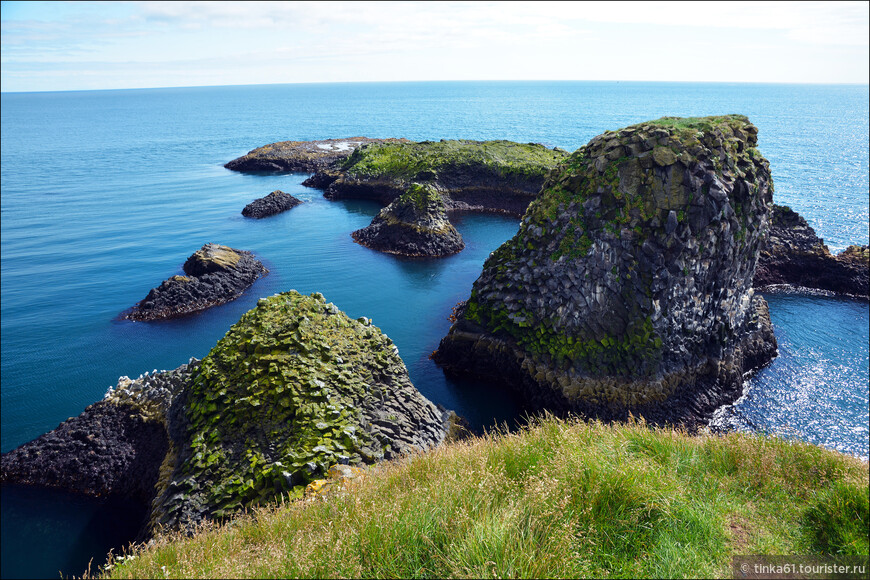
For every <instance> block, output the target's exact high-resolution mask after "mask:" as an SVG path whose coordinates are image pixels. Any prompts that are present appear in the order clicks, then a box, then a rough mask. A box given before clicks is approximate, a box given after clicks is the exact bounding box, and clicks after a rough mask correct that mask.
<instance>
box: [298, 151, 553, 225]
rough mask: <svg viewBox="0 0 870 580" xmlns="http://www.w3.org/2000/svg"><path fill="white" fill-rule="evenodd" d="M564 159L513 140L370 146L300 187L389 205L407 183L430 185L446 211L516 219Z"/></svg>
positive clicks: (399, 194) (332, 195)
mask: <svg viewBox="0 0 870 580" xmlns="http://www.w3.org/2000/svg"><path fill="white" fill-rule="evenodd" d="M567 156H568V153H567V152H566V151H563V150H561V149H548V148H547V147H545V146H543V145H540V144H535V143H528V144H526V143H514V142H512V141H470V140H449V141H448V140H443V139H442V140H441V141H422V142H419V143H414V142H407V141H406V142H391V143H380V144H371V145H367V146H366V147H361V148H359V149H357V150H356V151H354V152H353V154H352V155H350V156H349V157H348V158H347V159H345V160H344V161H342V162H340V163H337V164H335V165H333V166H331V167H329V168H326V169H323V170H320V171H318V172H317V173H316V174H315V175H314V176H312V178H310V179H309V180H307V181H305V182H303V185H309V186H312V187H319V188H321V189H326V191H325V193H324V195H325V196H326V197H327V198H328V199H374V200H377V201H380V202H381V203H383V204H385V205H386V204H389V203H391V202H393V201H394V200H395V199H396V198H398V197H399V196H401V195H402V194H403V193H405V191H406V190H407V189H408V187H409V185H410V184H411V183H415V182H416V183H431V184H432V185H434V186H435V187H437V188H438V190H439V191H440V192H441V194H442V196H443V198H444V203H445V207H446V209H447V210H448V211H450V210H474V211H493V212H502V213H508V214H512V215H517V216H520V215H522V214H523V212H524V211H525V209H526V207H528V205H529V203H530V202H531V201H532V199H534V198H535V195H537V193H538V191H540V189H541V184H542V183H543V182H544V179H545V178H546V176H547V173H548V172H549V171H550V170H551V169H552V168H553V167H555V166H556V165H557V164H558V163H559V162H560V161H562V160H564V159H565V158H566V157H567Z"/></svg>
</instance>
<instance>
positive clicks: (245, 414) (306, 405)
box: [154, 291, 452, 527]
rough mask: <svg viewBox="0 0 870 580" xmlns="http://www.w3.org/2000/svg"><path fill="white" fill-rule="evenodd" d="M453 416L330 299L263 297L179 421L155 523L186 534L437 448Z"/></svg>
mask: <svg viewBox="0 0 870 580" xmlns="http://www.w3.org/2000/svg"><path fill="white" fill-rule="evenodd" d="M451 416H452V413H449V412H447V411H445V410H444V409H442V408H439V407H436V406H435V405H434V404H432V403H431V402H429V401H428V400H427V399H426V398H425V397H423V396H422V395H421V394H420V393H419V392H418V391H417V390H416V389H415V388H414V386H413V385H412V384H411V382H410V380H409V378H408V374H407V370H406V369H405V365H404V364H403V362H402V360H401V359H400V358H399V355H398V350H397V349H396V347H395V345H394V344H393V343H392V341H391V340H390V339H389V338H388V337H387V336H385V335H384V334H383V333H381V331H380V330H378V328H377V327H375V326H372V324H371V322H370V321H368V320H367V319H360V320H351V319H350V318H348V317H347V315H345V314H344V313H342V312H341V311H340V310H339V309H338V308H337V307H336V306H335V305H333V304H331V303H327V302H326V301H325V299H324V298H323V296H322V295H319V294H313V295H311V296H303V295H301V294H298V293H296V292H293V291H291V292H287V293H284V294H279V295H276V296H272V297H270V298H263V299H261V300H260V302H259V304H258V306H257V308H255V309H253V310H251V311H250V312H248V313H247V314H245V315H244V316H243V317H242V318H241V319H240V320H239V322H238V323H237V324H235V325H234V326H233V327H232V328H231V329H230V330H229V332H227V334H226V336H225V337H224V338H223V339H221V340H220V341H219V342H218V344H217V345H216V346H215V347H214V348H213V349H212V350H211V352H210V353H209V354H208V356H206V357H205V358H204V359H203V360H202V362H201V363H200V365H199V367H198V369H197V372H196V374H195V375H194V377H193V380H192V382H191V385H190V387H189V389H188V390H187V391H186V393H185V401H184V406H183V411H182V409H181V408H180V407H179V413H178V414H177V415H175V416H171V417H170V423H171V424H172V425H171V426H170V436H171V440H172V442H173V446H174V448H175V449H177V450H178V456H177V458H176V459H175V460H174V461H173V464H174V465H175V468H174V470H173V474H172V476H171V478H169V481H168V482H167V483H166V486H165V488H164V489H163V490H162V491H161V493H160V495H159V496H158V498H157V499H156V500H155V504H154V505H155V508H154V523H157V524H161V525H168V526H182V527H183V526H186V525H189V524H192V523H194V522H196V521H198V520H200V519H202V518H206V517H221V516H225V515H228V514H230V513H233V512H234V511H237V510H239V509H241V508H243V507H245V506H249V505H251V504H253V503H258V502H264V501H268V500H271V499H274V498H277V497H278V496H279V495H281V494H285V495H290V496H291V497H294V496H301V494H302V492H303V490H304V488H305V486H306V485H307V484H308V483H309V482H310V481H312V480H313V479H317V478H318V477H322V475H323V474H324V473H325V472H326V469H327V468H328V467H329V466H330V465H333V464H336V463H345V464H349V465H359V464H364V463H372V462H375V461H378V460H381V459H384V458H387V459H388V458H392V457H396V456H398V455H401V454H404V453H409V452H412V451H415V450H421V449H426V448H428V447H430V446H433V445H437V444H438V443H440V442H441V441H442V440H444V438H445V437H446V434H447V431H448V429H449V427H450V418H451Z"/></svg>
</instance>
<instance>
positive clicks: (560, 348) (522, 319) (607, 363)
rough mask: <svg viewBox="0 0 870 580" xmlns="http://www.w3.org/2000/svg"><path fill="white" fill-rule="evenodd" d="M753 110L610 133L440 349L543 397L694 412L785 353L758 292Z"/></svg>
mask: <svg viewBox="0 0 870 580" xmlns="http://www.w3.org/2000/svg"><path fill="white" fill-rule="evenodd" d="M756 134H757V129H756V127H755V126H754V125H752V124H751V123H749V121H748V120H747V119H746V117H743V116H740V115H730V116H724V117H706V118H691V119H678V118H667V117H666V118H663V119H659V120H657V121H652V122H648V123H641V124H639V125H634V126H631V127H627V128H625V129H622V130H620V131H615V132H607V133H605V134H603V135H599V136H598V137H595V138H594V139H592V140H591V141H590V142H589V144H587V145H586V146H584V147H581V148H580V149H578V150H577V151H576V152H575V153H574V154H572V155H571V157H570V158H569V159H568V160H567V161H566V162H565V163H564V164H563V165H562V166H561V167H560V168H559V170H556V171H554V172H553V174H552V176H551V177H550V178H549V179H548V180H547V182H546V183H545V185H544V187H543V189H542V191H541V194H540V196H539V197H538V198H537V199H536V200H535V201H534V202H533V203H532V205H531V206H530V207H529V209H528V211H527V212H526V215H525V217H524V219H523V221H522V224H521V225H520V229H519V232H518V233H517V235H516V236H515V237H514V238H513V239H511V240H509V241H508V242H506V243H505V244H503V245H502V246H501V247H500V248H498V250H496V251H495V252H493V254H492V255H491V256H490V257H489V259H488V260H487V261H486V263H485V265H484V269H483V273H482V274H481V276H480V278H478V280H477V281H476V282H475V283H474V286H473V289H472V292H471V297H470V298H469V299H468V300H467V302H466V303H465V304H463V305H461V306H460V307H459V308H458V309H457V312H456V316H457V321H456V323H455V324H454V325H453V327H452V328H451V329H450V332H449V334H448V335H447V336H446V337H445V338H444V339H442V341H441V344H440V346H439V348H438V350H437V351H436V353H435V354H434V357H433V358H435V360H436V362H438V363H439V364H440V365H441V366H443V367H444V368H445V370H446V371H447V372H449V373H451V374H458V375H472V376H476V377H479V378H482V379H484V380H488V381H490V382H494V383H496V384H506V385H510V386H511V387H513V388H516V389H518V390H519V391H520V392H522V393H523V394H525V395H526V398H527V400H528V401H529V402H530V403H531V404H532V405H534V406H537V407H544V408H551V409H555V410H572V411H577V412H581V413H584V414H587V415H591V416H596V417H601V418H605V419H620V418H625V417H627V416H628V414H629V413H633V414H635V415H644V416H646V417H647V419H648V420H651V421H655V422H674V423H684V424H687V425H694V424H697V423H698V422H702V421H705V420H706V419H708V418H709V417H710V416H711V414H712V412H713V411H714V410H715V409H716V408H717V407H718V406H721V405H722V404H725V403H728V402H731V401H733V400H734V399H736V398H737V397H738V396H739V395H740V393H741V392H742V384H743V374H744V373H745V372H747V371H750V370H752V369H755V368H758V367H760V366H762V365H764V364H766V363H767V362H768V361H769V360H770V359H771V358H772V357H774V356H775V354H776V341H775V338H774V336H773V332H772V329H771V326H770V319H769V316H768V312H767V306H766V304H765V302H764V300H763V299H762V298H761V297H760V296H755V295H754V294H753V290H752V277H753V274H754V272H755V265H756V260H757V256H758V252H759V248H760V246H761V244H762V241H763V239H764V236H765V235H766V233H767V229H768V227H769V219H770V206H771V205H772V202H771V199H772V193H773V183H772V181H771V176H770V170H769V165H768V162H767V161H766V160H765V159H764V158H763V157H762V156H761V154H760V153H759V152H758V150H757V149H756V148H755V147H756V143H757V141H756Z"/></svg>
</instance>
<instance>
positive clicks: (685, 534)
mask: <svg viewBox="0 0 870 580" xmlns="http://www.w3.org/2000/svg"><path fill="white" fill-rule="evenodd" d="M867 493H868V467H867V464H866V463H863V462H861V461H859V460H857V459H854V458H851V457H848V456H843V455H840V454H837V453H834V452H831V451H827V450H824V449H821V448H819V447H815V446H812V445H808V444H800V443H793V442H787V441H782V440H779V439H774V438H761V437H755V436H749V435H744V434H730V435H727V436H724V437H719V436H711V435H704V436H689V435H686V434H684V433H681V432H678V431H673V430H667V429H650V428H648V427H647V426H646V425H644V424H642V423H632V424H623V425H615V426H606V425H602V424H600V423H584V422H582V421H576V420H571V421H560V420H557V419H553V418H544V419H542V420H540V421H537V422H536V424H534V425H533V426H531V427H529V428H527V429H524V430H522V431H520V432H515V433H490V434H488V435H486V436H483V437H477V438H472V439H469V440H465V441H461V442H458V443H452V444H449V445H445V446H441V447H439V448H437V449H434V450H432V451H430V452H427V453H422V454H418V455H414V456H411V457H408V458H406V459H403V460H401V461H396V462H391V463H383V464H379V465H377V466H375V467H372V468H370V470H369V474H368V477H367V478H365V479H363V480H362V481H360V482H359V483H357V484H355V485H354V487H352V488H351V489H349V490H347V491H345V492H343V493H334V494H332V495H328V496H326V497H321V498H315V499H309V500H304V501H296V502H288V503H286V504H284V505H279V506H274V507H269V508H257V509H256V510H254V511H252V512H250V513H249V514H248V515H247V516H243V517H240V518H237V519H236V520H235V521H233V522H231V523H229V524H227V525H224V526H222V527H211V528H207V529H203V530H202V531H201V532H199V533H198V534H196V535H195V536H194V537H192V538H186V537H183V536H180V535H175V536H173V535H168V536H161V537H159V538H157V539H156V541H155V543H154V544H155V545H153V546H151V547H148V548H143V549H141V550H140V551H138V552H136V553H135V557H133V558H131V559H128V560H126V561H125V562H123V563H121V564H119V565H117V566H116V567H115V568H113V569H112V570H110V571H108V574H107V576H109V577H113V578H141V577H152V578H163V577H171V578H175V577H239V578H241V577H332V578H337V577H357V578H363V577H364V578H395V577H404V578H431V577H473V578H482V577H517V578H541V577H561V578H572V577H604V576H620V577H651V578H655V577H665V578H671V577H724V576H730V573H731V571H730V564H731V558H732V556H734V555H739V554H751V553H766V554H808V555H809V554H823V553H842V554H856V553H863V554H866V553H867V541H866V538H867V533H868V516H867V509H868V508H867ZM862 538H863V543H862ZM164 569H165V572H164Z"/></svg>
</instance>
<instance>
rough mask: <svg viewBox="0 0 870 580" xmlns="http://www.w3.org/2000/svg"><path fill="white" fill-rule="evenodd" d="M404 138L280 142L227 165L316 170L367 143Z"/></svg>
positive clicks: (265, 170) (240, 168)
mask: <svg viewBox="0 0 870 580" xmlns="http://www.w3.org/2000/svg"><path fill="white" fill-rule="evenodd" d="M394 141H404V139H369V138H368V137H349V138H347V139H324V140H322V141H280V142H278V143H270V144H269V145H264V146H263V147H257V148H256V149H254V150H252V151H249V152H248V153H247V154H246V155H243V156H242V157H239V158H237V159H233V160H232V161H230V162H229V163H227V164H226V165H224V167H226V168H227V169H232V170H233V171H241V172H250V173H294V172H295V173H312V172H314V171H318V170H320V169H324V168H326V167H329V166H330V165H332V164H333V163H335V162H336V161H340V160H342V159H344V158H346V157H347V156H348V155H350V154H351V153H352V152H353V151H354V150H355V149H356V148H357V147H360V146H362V145H365V144H367V143H383V142H394Z"/></svg>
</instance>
